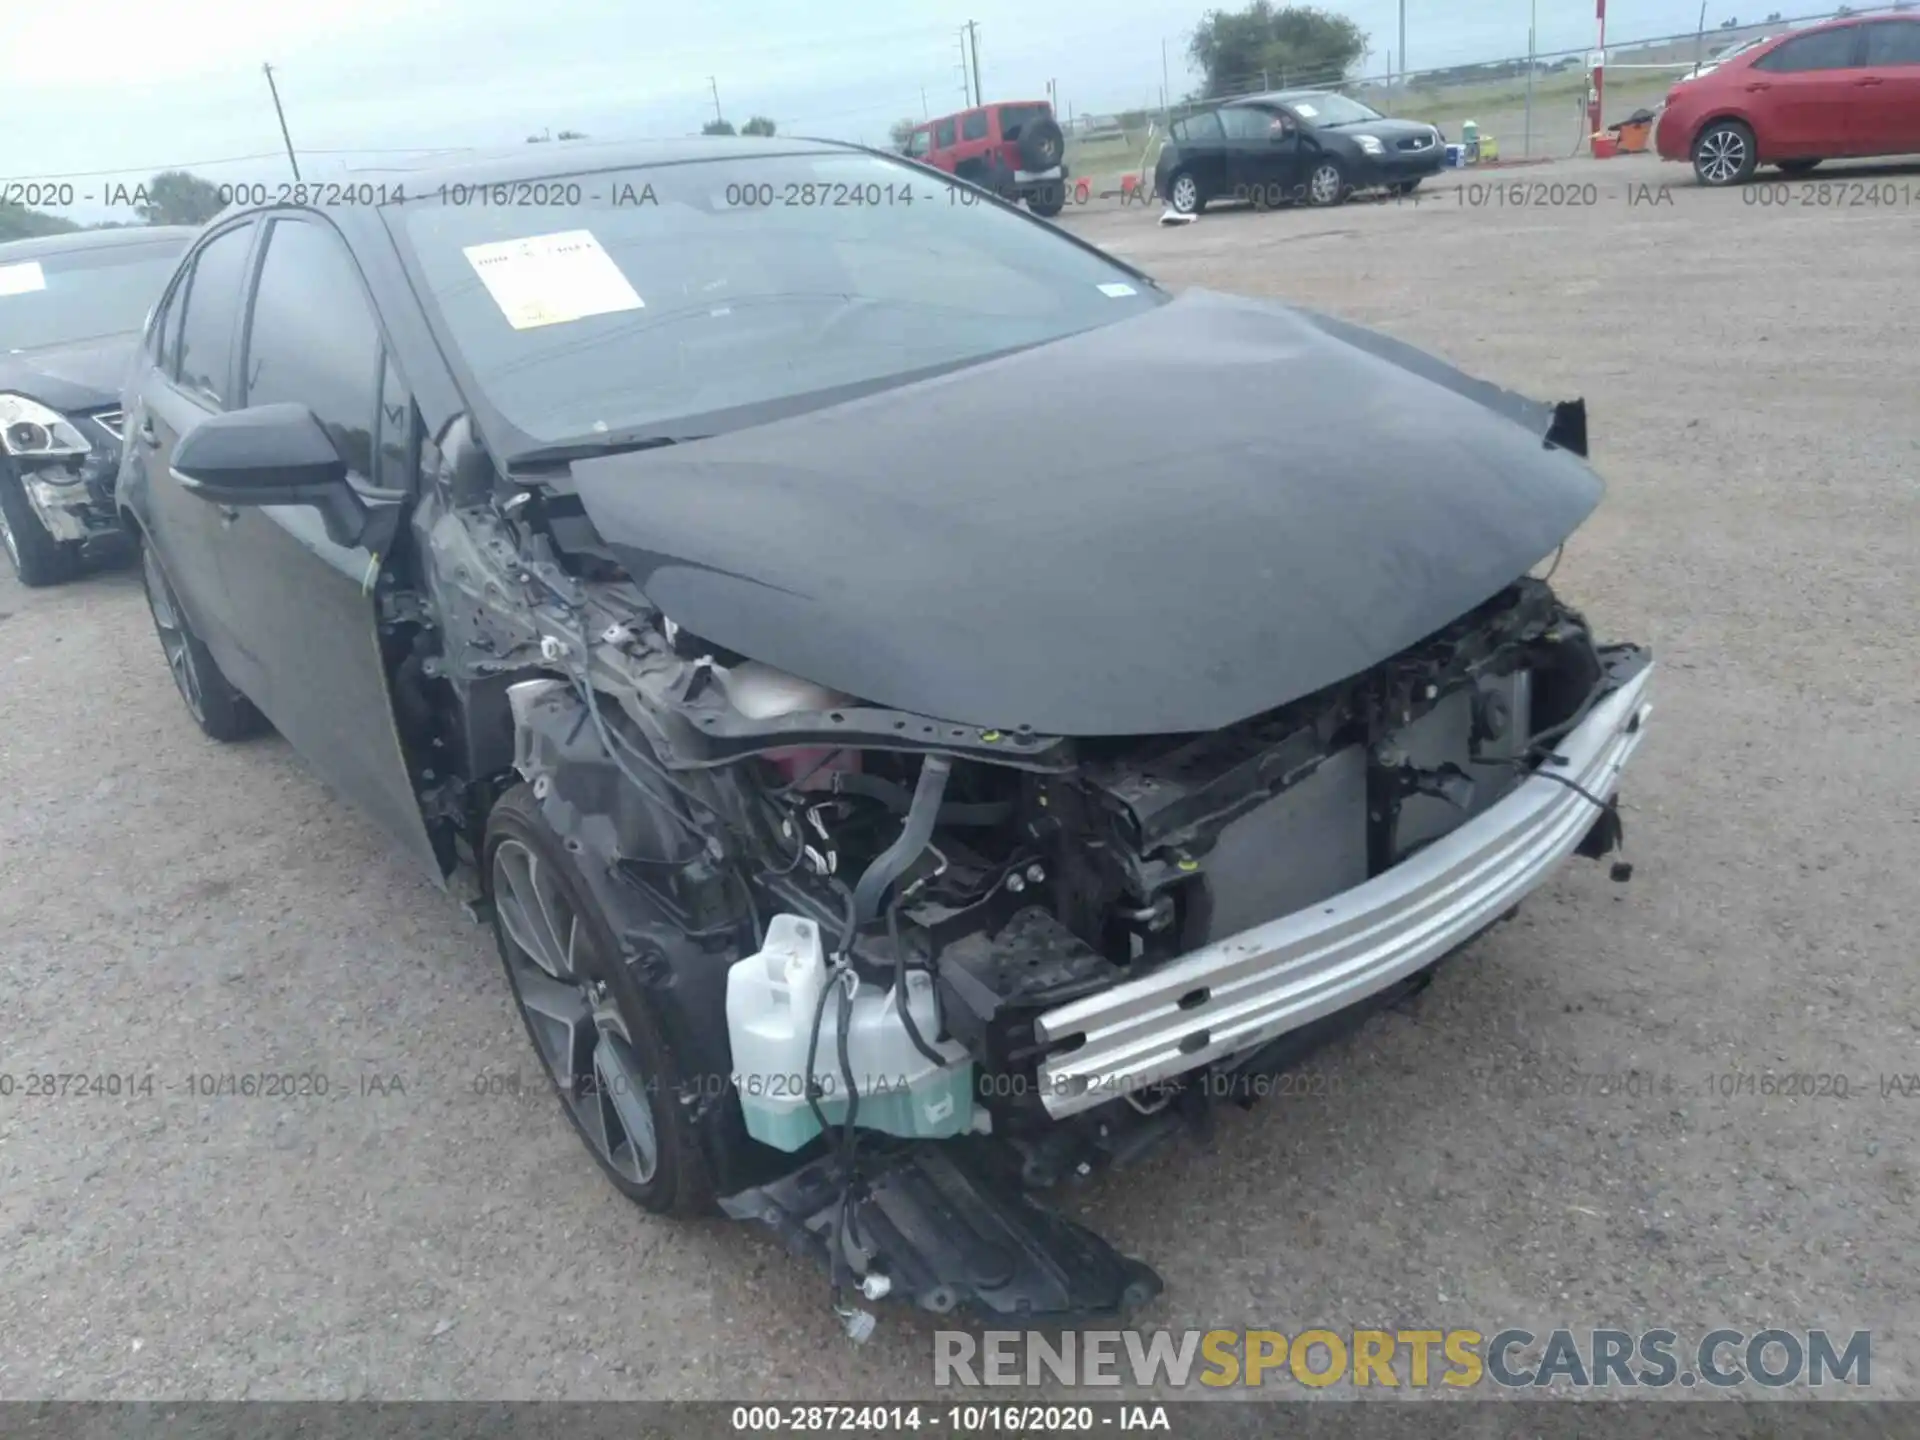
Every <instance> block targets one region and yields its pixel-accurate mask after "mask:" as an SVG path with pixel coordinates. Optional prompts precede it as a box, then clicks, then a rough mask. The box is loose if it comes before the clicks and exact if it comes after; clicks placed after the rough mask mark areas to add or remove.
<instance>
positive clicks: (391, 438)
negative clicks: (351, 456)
mask: <svg viewBox="0 0 1920 1440" xmlns="http://www.w3.org/2000/svg"><path fill="white" fill-rule="evenodd" d="M412 443H413V395H412V394H411V393H410V392H409V391H408V389H407V382H406V381H405V380H404V379H402V378H401V375H400V370H399V367H398V366H396V365H395V364H394V363H393V357H392V356H391V355H389V356H387V358H386V363H385V364H384V365H383V366H382V367H381V374H380V475H379V480H380V484H381V485H383V486H385V487H386V488H387V489H389V490H410V489H412V488H413V473H412V465H411V463H410V462H411V460H412Z"/></svg>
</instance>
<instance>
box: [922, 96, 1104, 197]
mask: <svg viewBox="0 0 1920 1440" xmlns="http://www.w3.org/2000/svg"><path fill="white" fill-rule="evenodd" d="M904 149H905V153H906V154H908V155H910V156H911V157H912V158H914V159H915V160H918V161H920V162H921V163H922V164H926V165H931V166H933V167H935V168H936V169H939V170H944V171H946V172H947V173H948V174H949V175H952V176H955V177H956V178H958V179H961V180H970V181H972V182H973V183H974V184H975V185H978V186H980V187H981V188H982V189H984V190H991V191H993V193H994V194H996V195H1000V196H1003V197H1005V198H1006V199H1008V200H1013V201H1019V200H1025V201H1026V202H1027V207H1028V208H1029V209H1030V210H1032V211H1033V213H1034V214H1036V215H1044V216H1048V217H1052V216H1055V215H1058V214H1059V213H1060V207H1061V206H1063V205H1065V204H1066V203H1067V167H1066V165H1065V164H1064V163H1063V162H1064V160H1065V158H1066V151H1067V137H1066V136H1065V134H1063V133H1062V132H1061V129H1060V126H1059V123H1058V122H1057V121H1055V120H1054V118H1053V106H1051V105H1049V104H1048V103H1047V102H1046V101H1045V100H1010V101H1006V102H1003V103H1002V104H998V105H981V106H976V107H975V108H974V109H972V110H961V111H959V112H957V113H955V114H952V115H942V116H941V117H940V118H939V119H937V120H929V121H927V122H926V123H925V124H924V125H916V126H914V128H913V133H912V135H910V136H909V137H908V139H907V143H906V146H905V147H904Z"/></svg>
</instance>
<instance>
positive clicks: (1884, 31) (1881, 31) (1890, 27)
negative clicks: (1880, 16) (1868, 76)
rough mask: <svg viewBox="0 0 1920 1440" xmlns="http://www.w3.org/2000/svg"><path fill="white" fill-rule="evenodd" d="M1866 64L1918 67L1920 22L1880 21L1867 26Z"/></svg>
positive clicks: (1919, 58)
mask: <svg viewBox="0 0 1920 1440" xmlns="http://www.w3.org/2000/svg"><path fill="white" fill-rule="evenodd" d="M1867 64H1869V65H1920V20H1880V21H1876V22H1875V23H1874V24H1872V25H1869V26H1867Z"/></svg>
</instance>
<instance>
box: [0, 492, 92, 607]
mask: <svg viewBox="0 0 1920 1440" xmlns="http://www.w3.org/2000/svg"><path fill="white" fill-rule="evenodd" d="M0 550H5V551H6V552H7V559H9V560H11V561H12V562H13V573H14V574H16V575H18V576H19V577H20V583H21V584H22V585H25V586H27V587H29V588H30V589H34V590H38V589H40V588H41V587H42V586H45V585H58V584H59V583H60V582H61V581H63V580H71V579H72V578H73V576H74V574H75V572H76V571H78V570H79V568H80V547H79V546H78V545H77V544H74V543H73V542H71V541H65V542H63V541H59V540H56V539H54V538H53V536H51V535H49V534H48V533H47V527H46V526H45V525H43V524H41V523H40V517H39V515H37V514H35V513H34V508H33V505H32V503H31V502H30V501H28V499H27V492H26V490H25V489H24V488H23V482H22V481H21V480H20V478H19V477H18V476H17V475H9V474H7V473H5V471H4V470H0Z"/></svg>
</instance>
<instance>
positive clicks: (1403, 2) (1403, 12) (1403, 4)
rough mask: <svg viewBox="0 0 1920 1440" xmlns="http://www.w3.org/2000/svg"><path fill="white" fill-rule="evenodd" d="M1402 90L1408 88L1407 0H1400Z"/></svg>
mask: <svg viewBox="0 0 1920 1440" xmlns="http://www.w3.org/2000/svg"><path fill="white" fill-rule="evenodd" d="M1400 88H1401V89H1402V90H1404V89H1406V88H1407V0H1400Z"/></svg>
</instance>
